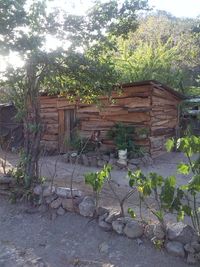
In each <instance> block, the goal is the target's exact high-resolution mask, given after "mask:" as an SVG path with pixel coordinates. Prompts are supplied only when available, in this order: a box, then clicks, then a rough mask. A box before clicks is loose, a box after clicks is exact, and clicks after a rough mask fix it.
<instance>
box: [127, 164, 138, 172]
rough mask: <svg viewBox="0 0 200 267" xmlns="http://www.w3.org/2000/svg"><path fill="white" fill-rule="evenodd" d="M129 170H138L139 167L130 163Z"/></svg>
mask: <svg viewBox="0 0 200 267" xmlns="http://www.w3.org/2000/svg"><path fill="white" fill-rule="evenodd" d="M127 168H128V169H129V170H131V171H133V170H136V169H137V165H135V164H132V163H128V165H127Z"/></svg>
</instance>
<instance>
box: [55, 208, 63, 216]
mask: <svg viewBox="0 0 200 267" xmlns="http://www.w3.org/2000/svg"><path fill="white" fill-rule="evenodd" d="M57 214H58V215H61V216H62V215H64V214H65V210H64V209H63V208H62V207H60V208H58V209H57Z"/></svg>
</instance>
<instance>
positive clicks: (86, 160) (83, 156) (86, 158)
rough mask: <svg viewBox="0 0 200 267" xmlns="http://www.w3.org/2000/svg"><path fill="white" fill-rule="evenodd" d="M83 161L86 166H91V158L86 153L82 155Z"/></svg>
mask: <svg viewBox="0 0 200 267" xmlns="http://www.w3.org/2000/svg"><path fill="white" fill-rule="evenodd" d="M82 161H83V165H84V166H89V160H88V157H87V156H86V155H85V154H83V155H82Z"/></svg>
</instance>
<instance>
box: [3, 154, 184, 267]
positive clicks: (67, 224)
mask: <svg viewBox="0 0 200 267" xmlns="http://www.w3.org/2000/svg"><path fill="white" fill-rule="evenodd" d="M2 157H3V154H2ZM17 160H18V157H17V155H15V154H9V155H8V168H11V167H12V166H15V165H16V163H17ZM182 160H183V155H181V154H180V153H170V154H166V155H165V156H162V157H160V158H159V159H157V160H156V161H154V163H153V164H152V165H151V166H144V167H143V168H142V170H143V171H144V172H145V173H146V172H149V171H156V172H158V173H160V174H162V175H164V176H168V175H172V174H175V173H176V163H177V162H180V161H182ZM55 162H57V163H56V164H55ZM55 165H56V168H55ZM40 166H41V174H42V175H43V176H45V177H47V178H48V179H49V180H51V179H52V178H53V177H54V176H55V177H54V184H57V185H69V183H70V177H71V174H72V172H73V171H74V187H76V188H79V189H81V190H83V191H84V192H85V193H91V190H90V188H89V187H87V186H85V185H84V182H83V174H84V173H85V172H88V171H91V170H96V169H95V168H89V167H83V166H77V167H76V169H75V170H74V166H73V165H70V164H66V163H64V162H62V161H61V159H60V158H59V159H58V158H57V157H55V156H54V157H46V158H43V159H42V160H41V165H40ZM0 172H1V173H2V169H1V170H0ZM113 179H114V180H115V183H116V189H117V192H118V193H119V194H120V195H123V194H124V193H125V192H127V190H128V179H127V178H126V172H125V171H113ZM187 179H188V177H182V176H178V184H183V183H185V182H186V181H187ZM0 201H1V205H0V267H15V266H27V267H30V266H32V265H17V264H16V263H10V262H9V263H8V259H7V258H8V257H7V258H6V256H5V253H3V252H2V251H5V248H6V249H12V248H13V247H14V248H17V249H18V250H19V251H22V252H23V253H25V252H24V251H27V250H28V251H30V250H31V252H32V253H33V255H34V257H36V258H38V257H42V258H43V259H44V260H45V261H46V262H48V263H49V266H51V267H73V266H79V267H85V266H88V267H90V266H97V267H145V266H148V267H160V266H162V267H168V266H170V267H173V266H174V267H185V266H188V265H187V264H186V263H185V262H184V261H183V259H179V258H176V257H173V256H170V255H169V254H167V253H166V252H165V251H162V250H161V251H158V250H156V249H155V248H154V247H153V245H152V244H151V243H150V242H148V241H147V240H142V244H140V242H138V240H131V239H128V238H125V237H123V236H119V235H117V234H115V233H107V232H104V231H103V230H101V229H100V228H99V227H98V224H97V222H96V221H94V220H92V221H91V220H89V219H87V218H83V217H80V216H79V215H77V214H73V213H70V212H68V213H66V214H65V215H64V216H59V217H57V218H56V219H55V220H53V221H52V220H50V217H49V213H39V212H37V210H36V212H31V211H32V209H31V208H30V207H27V206H26V205H24V204H23V205H22V204H10V203H9V202H8V200H7V199H6V198H5V197H2V196H0ZM101 205H103V206H105V207H108V208H112V209H118V204H117V202H116V199H114V197H113V195H112V194H111V192H110V191H109V190H108V187H107V186H105V188H104V190H103V193H102V199H101ZM128 206H131V207H133V208H134V209H135V210H136V212H138V199H137V196H133V197H132V199H130V200H129V202H128V203H127V207H128ZM33 211H34V210H33ZM170 219H171V220H174V218H171V217H170ZM23 253H22V254H23ZM6 264H7V265H6ZM12 264H13V265H12ZM38 266H40V265H38ZM41 266H42V267H43V265H41Z"/></svg>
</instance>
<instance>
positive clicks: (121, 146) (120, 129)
mask: <svg viewBox="0 0 200 267" xmlns="http://www.w3.org/2000/svg"><path fill="white" fill-rule="evenodd" d="M133 133H134V128H133V127H132V126H127V125H124V124H123V123H121V122H120V123H116V124H115V125H114V127H113V128H112V129H110V130H109V131H108V137H109V138H110V139H113V140H114V143H115V146H116V148H117V150H118V163H120V164H123V165H126V164H127V152H128V150H129V149H130V147H131V145H132V135H133Z"/></svg>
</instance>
